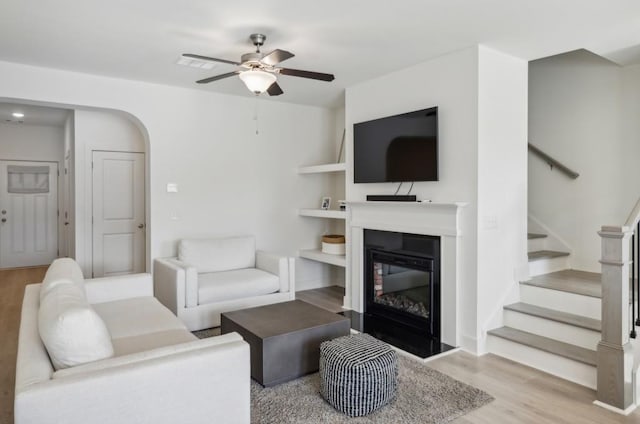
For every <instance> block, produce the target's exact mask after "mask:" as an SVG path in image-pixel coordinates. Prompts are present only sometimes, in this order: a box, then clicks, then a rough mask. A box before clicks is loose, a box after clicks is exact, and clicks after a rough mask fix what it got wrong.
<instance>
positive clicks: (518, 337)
mask: <svg viewBox="0 0 640 424" xmlns="http://www.w3.org/2000/svg"><path fill="white" fill-rule="evenodd" d="M489 334H491V335H493V336H496V337H500V338H503V339H506V340H510V341H512V342H516V343H520V344H523V345H525V346H529V347H533V348H535V349H539V350H542V351H544V352H549V353H552V354H554V355H558V356H562V357H564V358H568V359H572V360H574V361H577V362H581V363H583V364H587V365H592V366H595V365H596V351H595V350H591V349H585V348H583V347H579V346H574V345H571V344H568V343H564V342H560V341H557V340H553V339H550V338H548V337H543V336H538V335H537V334H532V333H527V332H526V331H520V330H516V329H515V328H511V327H500V328H496V329H495V330H490V331H489Z"/></svg>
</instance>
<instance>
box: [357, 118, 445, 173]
mask: <svg viewBox="0 0 640 424" xmlns="http://www.w3.org/2000/svg"><path fill="white" fill-rule="evenodd" d="M353 161H354V163H353V171H354V177H353V180H354V181H353V182H354V183H380V182H405V181H438V108H437V107H432V108H429V109H423V110H418V111H415V112H409V113H403V114H401V115H395V116H389V117H387V118H380V119H375V120H373V121H367V122H360V123H357V124H354V125H353Z"/></svg>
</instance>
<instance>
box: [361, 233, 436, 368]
mask: <svg viewBox="0 0 640 424" xmlns="http://www.w3.org/2000/svg"><path fill="white" fill-rule="evenodd" d="M363 275H364V286H365V290H364V291H365V293H364V295H365V308H364V315H365V317H364V318H365V327H367V328H366V330H365V331H367V332H370V333H373V334H375V335H376V336H377V337H379V338H382V339H383V340H387V341H389V342H390V343H392V344H395V345H397V346H398V347H400V348H402V349H405V350H408V351H409V352H413V353H416V354H419V355H420V356H425V355H427V356H428V354H430V353H431V351H432V350H433V347H434V346H436V347H437V346H439V345H440V237H437V236H427V235H420V234H407V233H398V232H389V231H378V230H369V229H365V230H364V273H363ZM425 346H426V347H425ZM425 350H426V351H428V352H425Z"/></svg>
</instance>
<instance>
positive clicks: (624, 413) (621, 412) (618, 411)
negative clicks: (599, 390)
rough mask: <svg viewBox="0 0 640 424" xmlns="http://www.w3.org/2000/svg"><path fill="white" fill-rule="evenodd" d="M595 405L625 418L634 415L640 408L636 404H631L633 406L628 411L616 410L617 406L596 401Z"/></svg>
mask: <svg viewBox="0 0 640 424" xmlns="http://www.w3.org/2000/svg"><path fill="white" fill-rule="evenodd" d="M593 404H594V405H596V406H599V407H601V408H604V409H608V410H609V411H611V412H615V413H616V414H620V415H625V416H626V415H629V414H630V413H632V412H633V411H634V410H635V409H636V408H637V407H638V405H636V404H635V403H634V404H631V406H629V407H628V408H627V409H620V408H616V407H615V406H611V405H609V404H607V403H604V402H600V401H599V400H594V401H593Z"/></svg>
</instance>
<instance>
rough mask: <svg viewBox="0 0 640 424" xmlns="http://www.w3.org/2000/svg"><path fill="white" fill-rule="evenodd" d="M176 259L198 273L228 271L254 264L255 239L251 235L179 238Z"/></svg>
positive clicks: (249, 266) (250, 266) (251, 266)
mask: <svg viewBox="0 0 640 424" xmlns="http://www.w3.org/2000/svg"><path fill="white" fill-rule="evenodd" d="M178 259H179V260H180V261H182V262H185V263H187V264H189V265H190V266H192V267H195V268H196V269H197V270H198V273H207V272H220V271H230V270H234V269H242V268H253V267H255V266H256V240H255V238H253V237H252V236H244V237H229V238H219V239H191V240H188V239H186V240H180V243H178Z"/></svg>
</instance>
